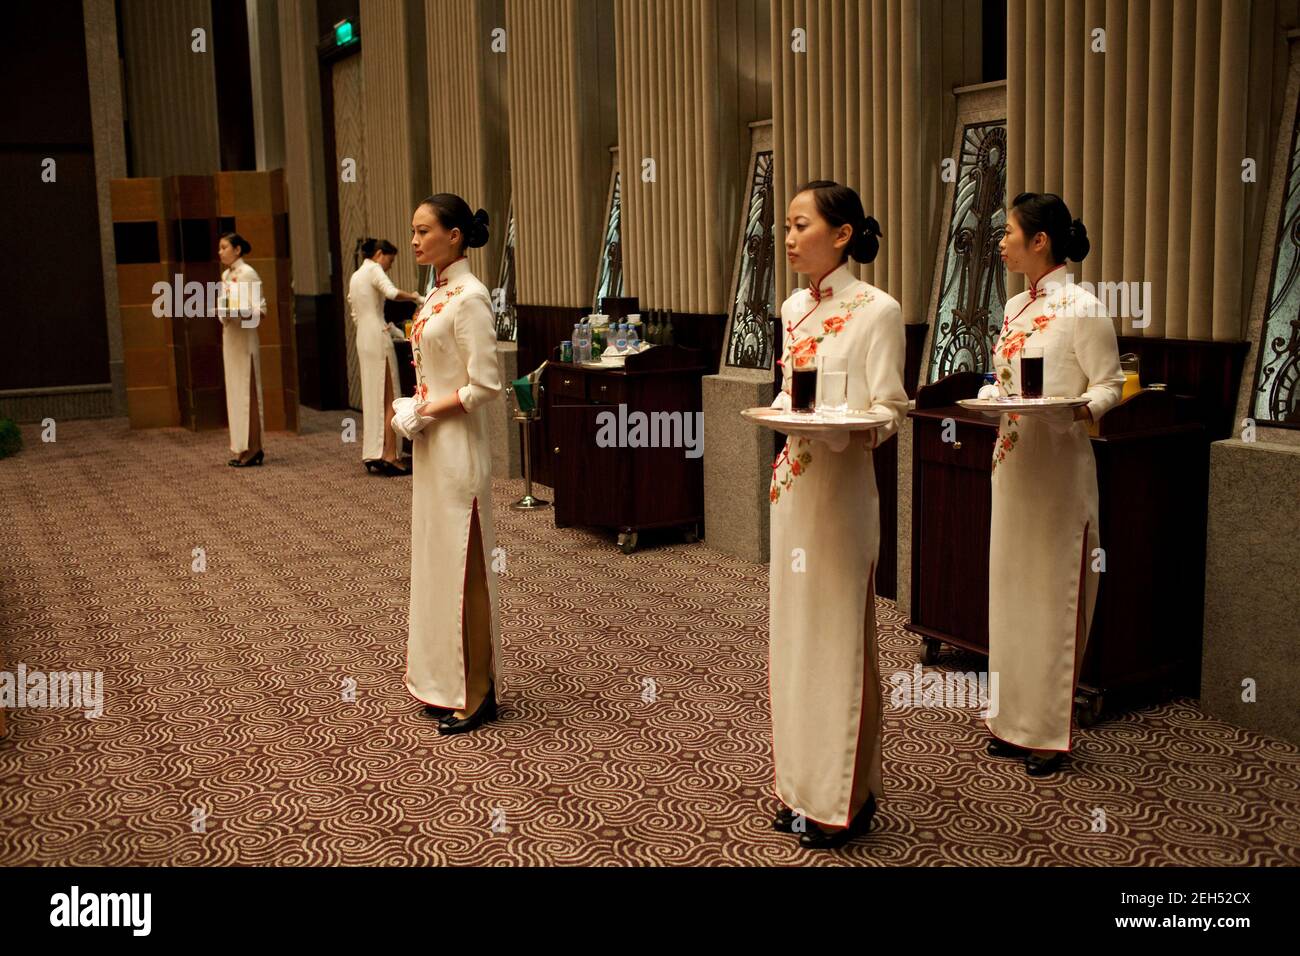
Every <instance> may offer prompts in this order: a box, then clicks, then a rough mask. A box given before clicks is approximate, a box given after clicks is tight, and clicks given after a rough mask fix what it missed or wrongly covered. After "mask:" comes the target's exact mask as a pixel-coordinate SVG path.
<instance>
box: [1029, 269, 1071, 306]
mask: <svg viewBox="0 0 1300 956" xmlns="http://www.w3.org/2000/svg"><path fill="white" fill-rule="evenodd" d="M1064 268H1065V263H1064V262H1062V263H1061V264H1060V265H1059V266H1055V267H1053V268H1051V269H1048V270H1047V271H1046V272H1044V273H1043V274H1042V275H1040V276H1039V277H1038V281H1037V282H1031V283H1029V301H1030V302H1033V301H1034V300H1035V299H1037V298H1039V297H1041V296H1045V295H1047V294H1048V292H1051V291H1052V290H1054V289H1056V288H1057V287H1059V286H1061V285H1064V284H1065V283H1064V282H1063V278H1064V277H1063V276H1056V278H1054V279H1052V280H1051V281H1048V278H1047V277H1048V276H1050V275H1054V274H1055V273H1057V272H1059V271H1060V270H1061V269H1064Z"/></svg>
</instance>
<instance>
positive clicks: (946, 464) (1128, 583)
mask: <svg viewBox="0 0 1300 956" xmlns="http://www.w3.org/2000/svg"><path fill="white" fill-rule="evenodd" d="M981 383H982V376H980V375H978V374H976V373H971V372H963V373H958V374H956V375H951V376H949V377H948V378H945V379H942V380H940V381H938V382H935V383H934V384H933V385H930V386H927V387H925V388H922V389H921V390H920V391H919V392H918V393H917V398H916V409H915V410H914V411H913V412H911V413H909V417H910V418H911V419H912V425H913V429H914V447H913V457H912V612H911V618H912V619H911V621H909V622H908V624H907V629H908V630H909V631H912V632H913V633H915V634H918V635H920V636H921V637H922V638H923V639H924V641H925V655H924V659H925V661H926V663H934V662H935V659H936V655H937V654H938V651H939V647H940V645H941V644H943V643H947V644H951V645H953V646H954V647H959V648H963V649H965V650H969V651H974V652H977V653H980V654H987V653H988V601H989V563H988V562H989V527H990V518H991V507H992V501H991V496H992V486H991V484H990V481H991V478H992V470H993V469H992V456H993V444H994V438H995V436H996V435H997V429H998V424H997V421H996V420H995V419H990V418H986V417H985V416H983V415H981V414H979V413H978V412H972V411H969V410H967V409H965V408H962V407H961V406H959V405H958V404H957V401H958V400H959V399H963V398H974V397H975V394H976V392H977V391H978V390H979V387H980V384H981ZM1190 411H1191V409H1190V407H1189V405H1188V403H1187V401H1186V400H1185V399H1183V398H1181V397H1179V396H1175V395H1174V394H1172V393H1171V392H1167V391H1143V392H1140V393H1138V394H1137V395H1134V396H1132V397H1131V398H1129V399H1127V400H1126V401H1123V402H1121V403H1120V404H1119V405H1117V406H1115V407H1114V408H1112V409H1111V410H1110V411H1109V412H1107V413H1106V414H1105V415H1104V416H1102V418H1101V421H1100V422H1099V423H1098V426H1097V434H1095V435H1094V436H1093V438H1092V450H1093V455H1094V456H1095V457H1096V460H1097V485H1098V496H1099V520H1100V526H1099V531H1100V534H1101V545H1102V547H1103V548H1104V549H1105V552H1106V570H1105V573H1103V574H1102V575H1101V584H1100V588H1099V590H1098V592H1097V606H1096V610H1095V612H1094V615H1093V622H1092V631H1091V636H1090V637H1089V640H1088V647H1087V651H1086V655H1085V658H1084V663H1083V670H1082V672H1081V674H1080V679H1079V690H1080V696H1079V698H1078V701H1077V706H1076V715H1077V717H1078V719H1079V723H1080V725H1081V726H1087V725H1088V724H1089V723H1091V722H1092V721H1093V720H1094V719H1095V718H1096V717H1097V716H1098V715H1099V714H1100V712H1101V708H1102V706H1103V702H1104V698H1105V697H1106V696H1107V695H1112V696H1131V697H1134V698H1138V699H1151V698H1160V697H1165V696H1168V695H1169V694H1170V693H1171V692H1172V693H1182V694H1191V695H1193V696H1194V695H1195V694H1196V693H1197V688H1198V686H1199V679H1200V659H1201V630H1202V618H1203V612H1204V608H1203V604H1204V589H1205V532H1206V517H1207V510H1208V500H1209V499H1208V495H1209V487H1208V472H1209V441H1210V438H1209V435H1208V434H1207V429H1206V426H1205V424H1204V422H1202V421H1199V420H1197V418H1196V416H1195V415H1194V414H1189V412H1190ZM948 419H951V420H952V421H953V422H954V424H955V435H952V436H951V437H952V438H953V440H952V441H944V440H943V431H944V422H945V420H948Z"/></svg>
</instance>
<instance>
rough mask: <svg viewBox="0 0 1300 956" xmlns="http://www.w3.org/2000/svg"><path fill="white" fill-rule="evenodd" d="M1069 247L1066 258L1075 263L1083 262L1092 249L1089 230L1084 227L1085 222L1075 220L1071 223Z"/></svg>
mask: <svg viewBox="0 0 1300 956" xmlns="http://www.w3.org/2000/svg"><path fill="white" fill-rule="evenodd" d="M1069 245H1070V248H1069V249H1068V250H1067V251H1066V257H1067V258H1070V259H1073V260H1074V261H1075V262H1082V261H1083V260H1084V257H1085V256H1087V255H1088V251H1089V250H1090V249H1091V248H1092V243H1091V242H1089V241H1088V229H1087V227H1086V226H1084V224H1083V220H1081V219H1075V220H1074V221H1073V222H1071V223H1070V234H1069Z"/></svg>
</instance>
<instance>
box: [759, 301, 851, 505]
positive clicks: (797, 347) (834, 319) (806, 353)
mask: <svg viewBox="0 0 1300 956" xmlns="http://www.w3.org/2000/svg"><path fill="white" fill-rule="evenodd" d="M874 298H875V294H874V293H873V292H872V291H871V290H870V289H868V290H867V291H866V292H859V293H858V294H857V295H856V296H854V297H853V298H852V299H851V300H850V299H845V300H844V301H843V302H841V303H840V308H841V309H843V310H844V311H845V313H846V314H844V315H832V316H828V317H826V318H824V319H822V332H821V335H805V336H803V337H802V338H799V339H795V338H794V330H795V328H796V326H790V325H787V326H786V329H785V331H786V335H787V341H791V340H792V341H791V345H790V358H791V359H792V360H794V359H799V358H811V357H813V356H815V355H816V354H817V346H818V345H819V344H820V343H821V342H822V340H824V339H825V338H826V337H827V336H828V335H839V334H840V333H841V332H843V331H844V326H845V325H846V324H847V323H848V321H849V319H851V318H853V313H854V312H855V311H856V310H857V309H859V308H861V307H862V306H863V305H865V304H866V303H868V302H870V301H871V300H872V299H874ZM810 314H811V313H810ZM800 321H803V320H802V319H801V320H800ZM777 364H778V365H781V366H784V365H785V363H784V362H778V363H777ZM774 500H775V499H774Z"/></svg>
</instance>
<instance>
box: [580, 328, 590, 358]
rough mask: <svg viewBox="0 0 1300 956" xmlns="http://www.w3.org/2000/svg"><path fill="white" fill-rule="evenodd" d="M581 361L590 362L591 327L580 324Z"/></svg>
mask: <svg viewBox="0 0 1300 956" xmlns="http://www.w3.org/2000/svg"><path fill="white" fill-rule="evenodd" d="M582 361H584V362H590V361H591V326H590V325H588V324H587V323H586V322H583V323H582Z"/></svg>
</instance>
